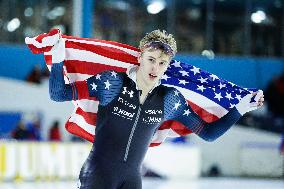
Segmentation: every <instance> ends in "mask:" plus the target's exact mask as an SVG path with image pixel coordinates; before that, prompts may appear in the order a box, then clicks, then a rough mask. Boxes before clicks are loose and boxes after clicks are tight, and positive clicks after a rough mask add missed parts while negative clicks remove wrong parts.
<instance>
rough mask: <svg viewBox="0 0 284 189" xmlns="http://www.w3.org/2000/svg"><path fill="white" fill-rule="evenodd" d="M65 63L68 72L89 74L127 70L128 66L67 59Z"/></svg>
mask: <svg viewBox="0 0 284 189" xmlns="http://www.w3.org/2000/svg"><path fill="white" fill-rule="evenodd" d="M64 65H65V66H66V70H67V72H68V73H81V74H88V75H96V74H98V73H100V72H103V71H106V70H115V71H117V72H125V71H126V68H121V67H118V66H110V65H106V64H100V63H94V62H86V61H78V60H65V61H64Z"/></svg>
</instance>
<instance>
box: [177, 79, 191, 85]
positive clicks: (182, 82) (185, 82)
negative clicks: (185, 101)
mask: <svg viewBox="0 0 284 189" xmlns="http://www.w3.org/2000/svg"><path fill="white" fill-rule="evenodd" d="M178 81H179V83H178V84H183V85H185V84H187V83H189V82H188V81H185V80H178Z"/></svg>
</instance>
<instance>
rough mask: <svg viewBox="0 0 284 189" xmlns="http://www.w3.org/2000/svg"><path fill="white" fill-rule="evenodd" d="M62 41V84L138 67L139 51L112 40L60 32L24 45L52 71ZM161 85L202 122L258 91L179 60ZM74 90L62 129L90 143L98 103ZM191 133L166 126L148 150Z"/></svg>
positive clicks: (82, 90)
mask: <svg viewBox="0 0 284 189" xmlns="http://www.w3.org/2000/svg"><path fill="white" fill-rule="evenodd" d="M61 37H62V38H63V39H65V52H66V57H65V60H64V70H65V71H64V76H65V83H71V82H75V81H82V80H85V79H87V78H89V77H91V76H93V75H95V74H97V73H100V72H102V71H105V70H115V71H119V72H125V71H126V69H127V68H128V67H130V66H132V65H138V62H137V56H138V53H139V49H137V48H135V47H132V46H129V45H126V44H122V43H117V42H113V41H105V40H97V39H89V38H79V37H73V36H66V35H62V34H61V32H60V30H58V29H54V30H51V31H50V32H49V33H47V34H40V35H38V36H36V37H33V38H26V39H25V42H26V44H27V45H28V47H29V48H30V50H31V51H32V52H33V53H44V55H45V56H44V57H45V61H46V64H47V66H48V68H49V70H50V69H51V65H52V56H51V55H50V53H49V51H50V50H51V48H52V47H53V46H54V45H55V44H56V43H58V41H59V39H60V38H61ZM62 50H64V49H62ZM161 81H162V84H163V85H167V86H173V87H175V88H177V89H178V90H179V91H180V92H181V93H182V94H183V95H184V96H185V98H186V99H187V101H188V103H189V104H190V105H191V107H192V109H193V110H194V111H195V112H196V113H197V114H198V115H199V116H200V117H201V118H202V119H204V120H205V121H206V122H212V121H215V120H217V119H219V118H221V117H222V116H224V115H225V114H226V113H227V112H228V111H229V109H230V108H232V107H234V106H235V105H236V104H237V103H238V102H239V101H240V100H241V99H242V97H244V96H245V95H246V94H248V93H251V92H253V91H257V90H256V89H247V88H242V87H239V86H237V85H235V84H233V83H232V82H229V81H226V80H224V79H221V78H219V77H218V76H216V75H214V74H211V73H209V72H206V71H204V70H201V69H200V68H197V67H195V66H192V65H190V64H187V63H183V62H180V61H177V60H172V61H171V63H170V67H169V68H168V70H167V71H166V72H165V74H164V76H163V77H162V80H161ZM78 90H80V92H79V93H80V94H83V95H81V96H80V98H79V100H76V101H72V102H73V104H74V106H75V108H74V111H73V113H72V115H71V116H70V118H69V119H68V121H67V122H66V124H65V128H66V129H67V131H69V132H70V133H72V134H74V135H77V136H79V137H82V138H84V139H87V140H89V141H90V142H94V140H95V136H94V135H95V128H96V115H97V110H98V101H97V99H96V98H94V97H89V95H88V90H87V89H85V88H79V89H78ZM190 133H192V132H191V131H190V130H189V129H187V128H186V127H185V126H184V125H182V124H181V123H179V122H175V121H167V122H164V123H163V124H162V125H161V126H160V127H159V129H158V130H157V132H156V133H155V135H154V136H153V139H152V142H151V145H150V146H158V145H160V144H161V143H162V142H163V141H164V140H165V139H166V137H178V136H184V135H187V134H190Z"/></svg>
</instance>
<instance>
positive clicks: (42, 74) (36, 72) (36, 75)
mask: <svg viewBox="0 0 284 189" xmlns="http://www.w3.org/2000/svg"><path fill="white" fill-rule="evenodd" d="M48 76H49V70H48V69H47V67H45V69H41V68H40V65H39V64H36V65H35V66H34V67H33V69H32V71H31V73H30V74H29V75H28V77H27V78H26V81H28V82H31V83H36V84H41V83H42V79H43V78H46V77H48Z"/></svg>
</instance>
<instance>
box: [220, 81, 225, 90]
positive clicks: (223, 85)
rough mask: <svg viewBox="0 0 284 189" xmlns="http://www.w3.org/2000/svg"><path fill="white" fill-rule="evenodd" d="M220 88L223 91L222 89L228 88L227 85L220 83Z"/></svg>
mask: <svg viewBox="0 0 284 189" xmlns="http://www.w3.org/2000/svg"><path fill="white" fill-rule="evenodd" d="M218 86H219V87H220V89H222V88H224V87H226V84H222V83H221V82H220V84H219V85H218Z"/></svg>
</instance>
